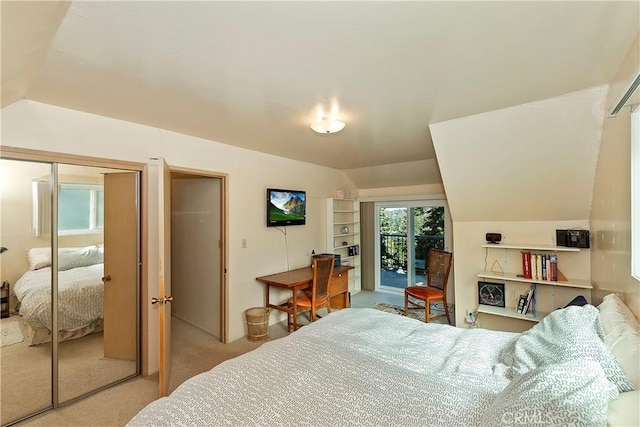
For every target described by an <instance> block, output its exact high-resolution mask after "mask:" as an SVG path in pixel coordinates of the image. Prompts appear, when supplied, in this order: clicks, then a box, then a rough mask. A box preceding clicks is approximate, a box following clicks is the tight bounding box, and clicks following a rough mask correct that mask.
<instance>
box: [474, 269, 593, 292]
mask: <svg viewBox="0 0 640 427" xmlns="http://www.w3.org/2000/svg"><path fill="white" fill-rule="evenodd" d="M477 276H478V277H481V278H483V279H493V280H500V281H503V282H504V281H509V282H522V283H537V284H539V285H549V286H564V287H567V288H581V289H593V285H592V284H591V283H590V282H589V281H588V280H581V279H567V281H566V282H553V281H550V280H536V279H525V278H524V277H520V276H518V275H516V274H513V273H499V272H494V271H486V270H482V271H480V272H478V274H477Z"/></svg>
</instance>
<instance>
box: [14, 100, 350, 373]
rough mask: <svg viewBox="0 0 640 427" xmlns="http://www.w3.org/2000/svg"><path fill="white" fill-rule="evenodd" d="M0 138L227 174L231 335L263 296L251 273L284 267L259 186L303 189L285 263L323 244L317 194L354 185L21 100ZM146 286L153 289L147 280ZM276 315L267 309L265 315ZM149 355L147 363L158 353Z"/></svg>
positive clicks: (318, 170) (322, 172)
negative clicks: (302, 220) (302, 210)
mask: <svg viewBox="0 0 640 427" xmlns="http://www.w3.org/2000/svg"><path fill="white" fill-rule="evenodd" d="M294 143H295V142H294ZM2 144H4V145H8V146H14V147H22V148H31V149H39V150H47V151H54V152H62V153H70V154H79V155H85V156H93V157H98V158H110V159H122V160H129V161H137V162H146V161H147V160H148V159H149V158H152V157H163V158H165V159H166V161H167V163H169V165H174V166H181V167H186V168H192V169H201V170H206V171H216V172H222V173H226V174H228V176H229V180H228V186H229V216H228V217H229V224H228V232H229V258H228V259H229V269H228V281H229V338H230V339H231V340H235V339H239V338H241V337H243V336H244V334H245V321H244V318H243V311H244V310H245V309H246V308H248V307H252V306H261V305H263V304H264V301H263V288H262V285H261V284H259V283H258V282H256V281H255V278H256V277H258V276H261V275H265V274H270V273H275V272H279V271H282V270H285V269H286V267H287V263H286V259H287V257H286V254H285V244H284V236H283V235H282V234H281V233H280V232H279V231H278V230H276V229H274V228H267V227H266V226H265V188H266V187H276V188H293V189H302V190H306V191H307V198H308V210H307V225H306V226H297V227H289V228H288V230H287V231H288V244H289V259H290V265H291V268H296V267H303V266H306V265H307V264H308V263H309V254H310V252H311V250H312V249H314V248H323V247H324V245H325V242H324V240H325V238H324V227H325V209H324V206H325V203H324V199H325V198H326V197H331V196H332V195H333V194H334V192H335V189H337V188H342V189H351V190H353V191H355V190H356V189H355V187H354V185H353V184H352V183H351V182H350V181H349V180H348V179H347V178H346V177H345V175H344V174H343V173H342V172H340V171H337V170H335V169H330V168H326V167H321V166H316V165H312V164H308V163H303V162H299V161H293V160H289V159H285V158H282V157H276V156H272V155H267V154H264V153H259V152H255V151H249V150H245V149H241V148H236V147H233V146H229V145H225V144H222V143H219V142H214V141H208V140H204V139H200V138H195V137H191V136H187V135H182V134H178V133H174V132H169V131H166V130H162V129H158V128H152V127H148V126H143V125H139V124H135V123H130V122H124V121H121V120H115V119H110V118H106V117H102V116H97V115H94V114H88V113H83V112H79V111H75V110H69V109H65V108H60V107H55V106H51V105H47V104H41V103H38V102H33V101H27V100H23V101H19V102H17V103H15V104H12V105H10V106H8V107H5V108H4V109H3V110H2ZM243 238H245V239H247V248H245V249H243V248H241V240H242V239H243ZM150 292H151V293H150V295H153V294H154V293H155V288H154V284H150ZM274 297H278V295H277V294H276V295H274ZM281 297H282V298H283V299H284V297H285V296H284V295H281ZM283 319H284V317H283V316H279V315H274V316H272V318H271V322H272V323H273V322H275V321H280V320H283ZM151 320H153V319H151ZM149 340H150V348H156V343H155V342H151V341H152V340H154V337H152V336H150V337H149ZM151 357H152V358H153V356H151ZM148 362H149V366H150V368H151V369H150V370H151V371H153V366H157V360H156V359H155V358H154V360H151V359H150V360H149V361H148Z"/></svg>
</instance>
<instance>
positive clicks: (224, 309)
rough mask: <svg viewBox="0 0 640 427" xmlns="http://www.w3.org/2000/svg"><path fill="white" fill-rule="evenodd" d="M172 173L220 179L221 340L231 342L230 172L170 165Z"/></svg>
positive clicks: (224, 342) (226, 342)
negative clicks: (229, 287) (229, 276)
mask: <svg viewBox="0 0 640 427" xmlns="http://www.w3.org/2000/svg"><path fill="white" fill-rule="evenodd" d="M169 170H170V172H171V173H172V174H174V173H178V174H184V175H192V176H198V177H202V178H216V179H219V180H220V277H219V279H220V342H222V343H223V344H228V343H229V322H228V319H229V316H228V311H229V301H228V295H229V292H228V274H227V271H228V269H227V267H228V266H227V261H228V253H229V247H228V243H229V242H228V239H227V235H228V229H229V224H228V221H227V218H228V194H229V191H228V179H229V174H226V173H222V172H215V171H207V170H202V169H192V168H185V167H181V166H172V165H169Z"/></svg>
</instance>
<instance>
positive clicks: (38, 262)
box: [27, 245, 104, 270]
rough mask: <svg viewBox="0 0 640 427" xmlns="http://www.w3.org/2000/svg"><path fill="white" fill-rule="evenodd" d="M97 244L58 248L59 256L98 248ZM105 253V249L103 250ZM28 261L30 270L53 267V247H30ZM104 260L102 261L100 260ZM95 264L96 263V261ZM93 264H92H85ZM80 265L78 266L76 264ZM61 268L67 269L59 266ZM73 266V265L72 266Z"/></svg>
mask: <svg viewBox="0 0 640 427" xmlns="http://www.w3.org/2000/svg"><path fill="white" fill-rule="evenodd" d="M97 248H98V247H97V246H96V245H92V246H84V247H71V248H58V257H62V256H63V255H62V254H67V253H72V252H74V251H78V250H87V249H92V250H94V251H95V250H96V249H97ZM102 252H103V253H104V249H103V250H102ZM27 261H28V263H29V270H40V269H41V268H45V267H51V248H30V249H27ZM100 262H102V261H100ZM93 264H96V263H95V262H94V263H93ZM84 265H92V264H84ZM76 267H78V266H76ZM58 268H59V269H60V270H66V269H67V268H62V267H60V265H59V266H58ZM72 268H73V267H72Z"/></svg>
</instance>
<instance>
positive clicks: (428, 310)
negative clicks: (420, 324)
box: [424, 299, 431, 323]
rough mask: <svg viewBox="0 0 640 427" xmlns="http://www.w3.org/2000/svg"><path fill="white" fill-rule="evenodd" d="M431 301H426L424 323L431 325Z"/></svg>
mask: <svg viewBox="0 0 640 427" xmlns="http://www.w3.org/2000/svg"><path fill="white" fill-rule="evenodd" d="M430 318H431V301H429V300H428V299H426V300H425V301H424V323H429V321H430V320H431V319H430Z"/></svg>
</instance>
